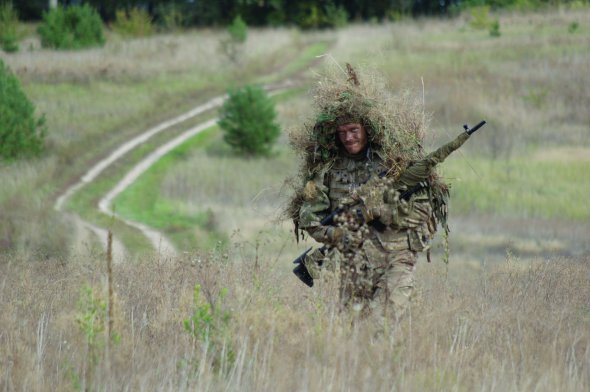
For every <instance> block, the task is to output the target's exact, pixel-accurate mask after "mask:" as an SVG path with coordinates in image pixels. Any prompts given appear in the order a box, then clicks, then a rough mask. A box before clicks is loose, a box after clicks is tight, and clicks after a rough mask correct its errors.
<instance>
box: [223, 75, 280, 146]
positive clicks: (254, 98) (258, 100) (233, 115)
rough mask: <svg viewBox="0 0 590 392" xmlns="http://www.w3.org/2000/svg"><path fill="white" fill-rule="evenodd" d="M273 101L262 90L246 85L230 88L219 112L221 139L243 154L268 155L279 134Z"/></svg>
mask: <svg viewBox="0 0 590 392" xmlns="http://www.w3.org/2000/svg"><path fill="white" fill-rule="evenodd" d="M275 118H276V112H275V109H274V104H273V102H272V101H271V100H270V98H268V96H267V95H266V93H265V92H264V90H263V89H262V88H260V87H256V86H246V87H244V88H241V89H235V90H231V91H230V92H229V97H228V99H227V100H226V101H225V103H224V104H223V107H222V108H221V113H220V119H219V122H218V124H219V126H220V127H221V128H222V129H223V130H224V140H225V142H226V143H227V144H229V145H230V146H231V147H232V148H233V149H234V150H235V151H237V152H239V153H242V154H245V155H268V154H269V153H270V151H271V149H272V146H273V144H274V143H275V142H276V140H277V138H278V137H279V135H280V132H281V130H280V128H279V126H278V125H277V123H276V122H275Z"/></svg>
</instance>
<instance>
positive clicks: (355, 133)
mask: <svg viewBox="0 0 590 392" xmlns="http://www.w3.org/2000/svg"><path fill="white" fill-rule="evenodd" d="M338 139H339V140H340V142H341V143H342V145H343V146H344V149H345V150H346V151H347V152H348V153H349V154H353V155H356V154H358V153H359V152H361V151H363V150H364V149H365V147H366V146H367V132H366V131H365V128H364V127H363V126H362V125H361V124H359V123H348V124H342V125H339V126H338Z"/></svg>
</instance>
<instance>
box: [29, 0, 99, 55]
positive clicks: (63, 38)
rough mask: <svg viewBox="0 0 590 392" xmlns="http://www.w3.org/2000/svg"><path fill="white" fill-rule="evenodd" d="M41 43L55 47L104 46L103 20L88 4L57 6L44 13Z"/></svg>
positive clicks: (40, 30) (40, 31)
mask: <svg viewBox="0 0 590 392" xmlns="http://www.w3.org/2000/svg"><path fill="white" fill-rule="evenodd" d="M38 31H39V34H40V35H41V45H43V47H47V48H55V49H81V48H88V47H93V46H102V45H103V44H104V36H103V32H102V20H101V19H100V16H99V15H98V13H97V12H96V11H95V10H94V9H93V8H92V7H90V6H88V5H82V6H72V7H68V8H66V9H64V8H62V7H57V8H54V9H52V10H51V11H49V12H45V13H43V23H42V24H41V26H39V30H38Z"/></svg>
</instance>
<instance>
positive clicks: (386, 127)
mask: <svg viewBox="0 0 590 392" xmlns="http://www.w3.org/2000/svg"><path fill="white" fill-rule="evenodd" d="M347 66H348V64H347ZM348 75H349V78H348V81H347V83H345V84H344V85H343V84H338V83H333V81H329V80H328V81H326V80H324V81H323V83H320V84H319V85H320V89H323V90H320V91H319V92H316V98H319V99H321V100H322V101H320V102H318V105H319V106H320V111H319V114H318V116H317V119H316V122H315V124H314V125H313V127H311V129H309V130H308V132H307V133H306V134H305V135H304V137H302V138H300V139H299V140H295V141H294V142H293V145H294V146H295V148H296V149H297V148H299V150H302V152H303V156H304V164H303V169H302V172H303V175H302V177H303V184H304V185H303V186H302V189H300V191H299V192H298V193H297V195H296V197H295V198H294V200H293V201H292V203H291V207H290V214H291V217H292V218H293V220H294V222H295V230H296V232H298V231H299V230H303V232H305V233H307V234H308V235H310V236H311V237H312V238H314V239H315V240H316V241H318V242H321V243H323V244H324V245H325V246H324V247H322V248H321V249H318V250H316V251H315V252H313V253H310V254H308V255H306V257H304V258H303V259H302V263H303V265H304V266H305V268H306V270H307V271H306V272H305V273H306V274H307V273H309V277H308V281H307V283H308V284H309V285H312V284H313V282H312V281H311V279H320V277H321V274H322V271H324V270H335V271H339V277H340V303H341V305H342V307H343V308H344V309H353V310H354V311H357V312H359V313H358V314H359V315H360V316H361V318H366V317H370V318H372V319H375V320H376V321H378V322H379V323H380V324H382V323H383V322H385V320H396V319H398V318H399V317H400V316H402V315H403V313H404V312H405V310H406V309H407V307H408V305H409V303H410V296H411V294H412V292H413V290H414V271H415V266H416V259H417V253H418V252H422V251H425V250H428V249H429V247H430V241H431V238H432V236H433V234H434V233H435V231H436V227H437V223H439V222H440V223H443V225H444V223H445V219H446V196H447V195H448V193H447V192H448V191H447V188H446V187H445V186H444V184H442V183H441V182H440V181H439V180H438V178H437V177H436V175H435V174H432V173H430V172H428V175H427V176H426V181H425V184H426V185H425V186H420V187H417V188H416V187H414V188H413V189H410V188H411V187H410V186H409V183H405V182H404V181H403V180H404V179H405V178H406V177H407V176H406V177H404V176H402V174H403V173H404V172H408V167H411V166H412V163H413V162H416V161H418V160H420V159H424V153H423V151H422V147H421V142H422V135H423V129H424V127H425V124H424V116H423V113H420V112H418V111H417V110H415V107H413V106H411V105H409V106H408V105H406V106H405V107H401V108H400V107H398V108H397V110H398V113H394V114H393V115H389V116H388V113H384V112H385V111H391V108H390V107H388V106H387V105H389V104H391V102H390V101H388V102H385V103H381V104H380V103H379V102H378V101H377V100H375V99H374V96H376V95H377V96H380V97H383V96H384V95H383V94H382V93H375V90H371V88H370V87H364V86H361V84H360V82H359V80H358V76H357V75H356V72H354V70H352V68H351V67H350V66H348ZM330 82H332V84H330ZM330 97H332V98H333V99H332V100H331V101H329V100H328V99H326V98H330ZM399 106H403V102H402V103H401V104H400V105H399ZM400 111H401V113H402V114H403V115H400ZM400 119H401V120H400ZM400 121H401V122H400ZM403 121H406V123H403ZM338 211H342V212H341V213H335V212H338ZM332 217H334V219H328V218H332ZM445 227H446V225H445ZM296 269H297V268H296ZM295 272H296V273H297V271H295Z"/></svg>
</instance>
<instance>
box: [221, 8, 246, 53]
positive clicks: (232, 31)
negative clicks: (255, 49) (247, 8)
mask: <svg viewBox="0 0 590 392" xmlns="http://www.w3.org/2000/svg"><path fill="white" fill-rule="evenodd" d="M227 33H228V37H227V38H226V39H224V40H222V41H221V50H222V52H223V53H224V54H225V55H226V56H227V57H228V58H229V60H230V61H231V62H232V63H234V64H235V63H238V62H239V60H240V57H241V49H242V47H243V44H244V43H245V42H246V40H247V39H248V26H247V25H246V22H244V20H243V19H242V17H241V16H239V15H238V16H236V17H235V18H234V20H233V22H232V24H230V25H229V26H228V27H227Z"/></svg>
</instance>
